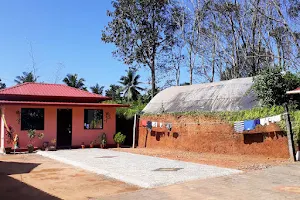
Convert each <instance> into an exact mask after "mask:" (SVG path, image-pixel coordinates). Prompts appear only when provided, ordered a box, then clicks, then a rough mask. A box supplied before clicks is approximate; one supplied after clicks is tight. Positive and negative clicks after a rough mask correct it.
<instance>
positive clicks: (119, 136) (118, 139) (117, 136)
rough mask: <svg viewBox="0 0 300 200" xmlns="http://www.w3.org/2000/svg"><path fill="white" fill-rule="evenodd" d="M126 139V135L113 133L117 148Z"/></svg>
mask: <svg viewBox="0 0 300 200" xmlns="http://www.w3.org/2000/svg"><path fill="white" fill-rule="evenodd" d="M125 139H126V135H123V134H122V133H121V132H118V133H116V134H115V135H114V141H115V142H116V143H117V148H120V144H123V143H124V141H125Z"/></svg>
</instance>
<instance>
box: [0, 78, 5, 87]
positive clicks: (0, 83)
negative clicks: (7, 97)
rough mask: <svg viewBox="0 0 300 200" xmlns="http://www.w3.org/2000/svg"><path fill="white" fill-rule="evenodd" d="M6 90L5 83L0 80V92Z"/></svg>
mask: <svg viewBox="0 0 300 200" xmlns="http://www.w3.org/2000/svg"><path fill="white" fill-rule="evenodd" d="M4 88H6V85H5V83H2V81H1V79H0V90H1V89H4Z"/></svg>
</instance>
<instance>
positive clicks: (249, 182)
mask: <svg viewBox="0 0 300 200" xmlns="http://www.w3.org/2000/svg"><path fill="white" fill-rule="evenodd" d="M106 199H107V200H108V199H109V200H119V199H122V200H132V199H147V200H169V199H170V200H171V199H172V200H174V199H175V200H176V199H178V200H190V199H195V200H196V199H222V200H231V199H241V200H242V199H243V200H244V199H247V200H252V199H253V200H259V199H262V200H266V199H272V200H277V199H278V200H279V199H280V200H281V199H300V163H295V164H287V165H282V166H277V167H272V168H268V169H265V170H259V171H253V172H247V173H244V174H235V175H230V176H224V177H218V178H211V179H208V180H197V181H191V182H186V183H182V184H176V185H172V186H167V187H160V188H155V189H143V190H138V191H135V192H129V193H125V194H121V195H118V194H117V195H111V196H107V197H105V198H102V199H101V200H106Z"/></svg>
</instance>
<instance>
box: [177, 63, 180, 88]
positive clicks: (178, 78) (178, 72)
mask: <svg viewBox="0 0 300 200" xmlns="http://www.w3.org/2000/svg"><path fill="white" fill-rule="evenodd" d="M176 85H177V86H179V85H180V66H178V68H177V69H176Z"/></svg>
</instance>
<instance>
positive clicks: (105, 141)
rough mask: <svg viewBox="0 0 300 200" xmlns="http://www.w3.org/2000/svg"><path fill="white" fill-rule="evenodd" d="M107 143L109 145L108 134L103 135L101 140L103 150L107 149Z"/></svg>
mask: <svg viewBox="0 0 300 200" xmlns="http://www.w3.org/2000/svg"><path fill="white" fill-rule="evenodd" d="M106 143H107V138H106V134H105V133H102V135H101V140H100V147H101V149H104V148H105V147H106Z"/></svg>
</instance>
